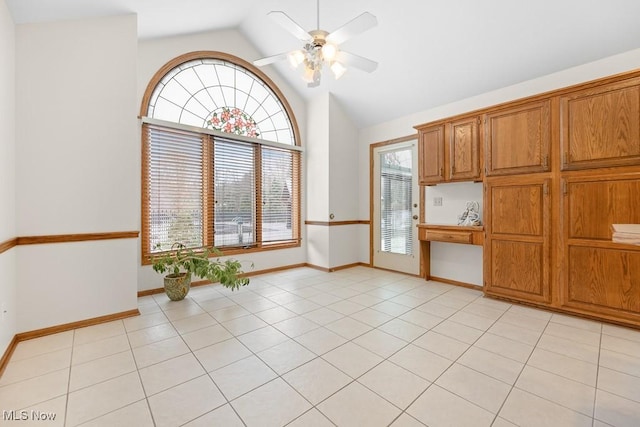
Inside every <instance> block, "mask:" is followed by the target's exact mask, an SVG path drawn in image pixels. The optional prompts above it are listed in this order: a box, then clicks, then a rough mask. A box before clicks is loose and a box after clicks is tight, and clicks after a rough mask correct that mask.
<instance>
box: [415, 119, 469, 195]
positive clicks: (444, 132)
mask: <svg viewBox="0 0 640 427" xmlns="http://www.w3.org/2000/svg"><path fill="white" fill-rule="evenodd" d="M479 122H480V119H479V118H478V117H477V116H473V117H467V118H463V119H459V120H455V121H451V122H446V123H443V124H438V125H426V126H420V127H417V129H418V135H419V138H418V140H419V145H418V156H419V183H420V185H433V184H440V183H443V182H448V181H474V180H479V179H481V174H480V140H479V137H478V135H479V131H478V126H479Z"/></svg>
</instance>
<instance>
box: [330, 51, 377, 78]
mask: <svg viewBox="0 0 640 427" xmlns="http://www.w3.org/2000/svg"><path fill="white" fill-rule="evenodd" d="M336 61H338V62H341V63H342V64H344V65H349V66H352V67H355V68H359V69H361V70H362V71H366V72H367V73H372V72H374V71H375V70H376V68H378V63H377V62H376V61H372V60H370V59H367V58H364V57H362V56H358V55H354V54H353V53H349V52H345V51H342V50H341V51H340V52H338V54H337V55H336Z"/></svg>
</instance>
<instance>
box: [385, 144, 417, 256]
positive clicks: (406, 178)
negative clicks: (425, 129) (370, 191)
mask: <svg viewBox="0 0 640 427" xmlns="http://www.w3.org/2000/svg"><path fill="white" fill-rule="evenodd" d="M411 175H412V173H411V149H410V148H405V149H401V150H397V151H390V152H386V153H381V154H380V239H381V242H380V250H381V251H382V252H389V253H394V254H401V255H412V254H413V237H412V233H411V227H412V226H413V222H412V220H411V203H412V195H411V184H412V179H411Z"/></svg>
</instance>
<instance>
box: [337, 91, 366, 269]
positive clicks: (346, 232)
mask: <svg viewBox="0 0 640 427" xmlns="http://www.w3.org/2000/svg"><path fill="white" fill-rule="evenodd" d="M328 168H329V172H328V173H329V213H330V214H333V215H334V219H333V220H334V221H353V220H360V219H366V218H368V217H360V216H359V215H358V214H359V212H358V197H357V194H358V184H359V176H358V130H357V128H356V127H355V125H354V124H353V122H352V121H351V119H350V118H349V115H348V114H346V113H345V111H344V109H343V108H342V105H341V104H340V102H339V101H338V100H337V99H336V98H335V97H334V96H333V95H331V94H330V95H329V165H328ZM329 228H330V231H329V265H330V268H335V267H340V266H344V265H351V264H354V263H357V262H359V256H358V255H359V254H358V235H359V233H360V229H361V228H362V225H359V224H348V225H340V226H334V227H329Z"/></svg>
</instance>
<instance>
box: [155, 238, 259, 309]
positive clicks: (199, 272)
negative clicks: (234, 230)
mask: <svg viewBox="0 0 640 427" xmlns="http://www.w3.org/2000/svg"><path fill="white" fill-rule="evenodd" d="M159 247H160V246H159V245H158V246H157V247H156V248H159ZM219 255H220V251H218V250H217V249H215V248H197V249H193V248H188V247H186V246H185V245H184V244H182V243H174V244H173V245H172V246H171V250H170V251H167V252H163V253H160V254H158V255H156V256H153V257H152V258H151V262H152V265H153V270H154V271H156V272H158V273H167V272H168V273H169V274H167V275H166V276H165V277H164V291H165V293H166V294H167V296H168V297H169V299H171V300H173V301H180V300H182V299H184V297H186V296H187V294H188V293H189V289H190V287H191V276H192V275H194V276H197V277H199V278H201V279H207V280H209V281H210V282H212V283H214V282H220V284H221V285H222V286H224V287H226V288H229V289H231V290H232V291H235V290H236V289H239V288H240V286H245V285H248V284H249V278H248V277H240V275H241V274H242V273H243V271H242V263H241V262H240V261H238V260H236V259H227V260H225V261H220V259H219V258H216V259H210V257H212V256H219Z"/></svg>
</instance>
